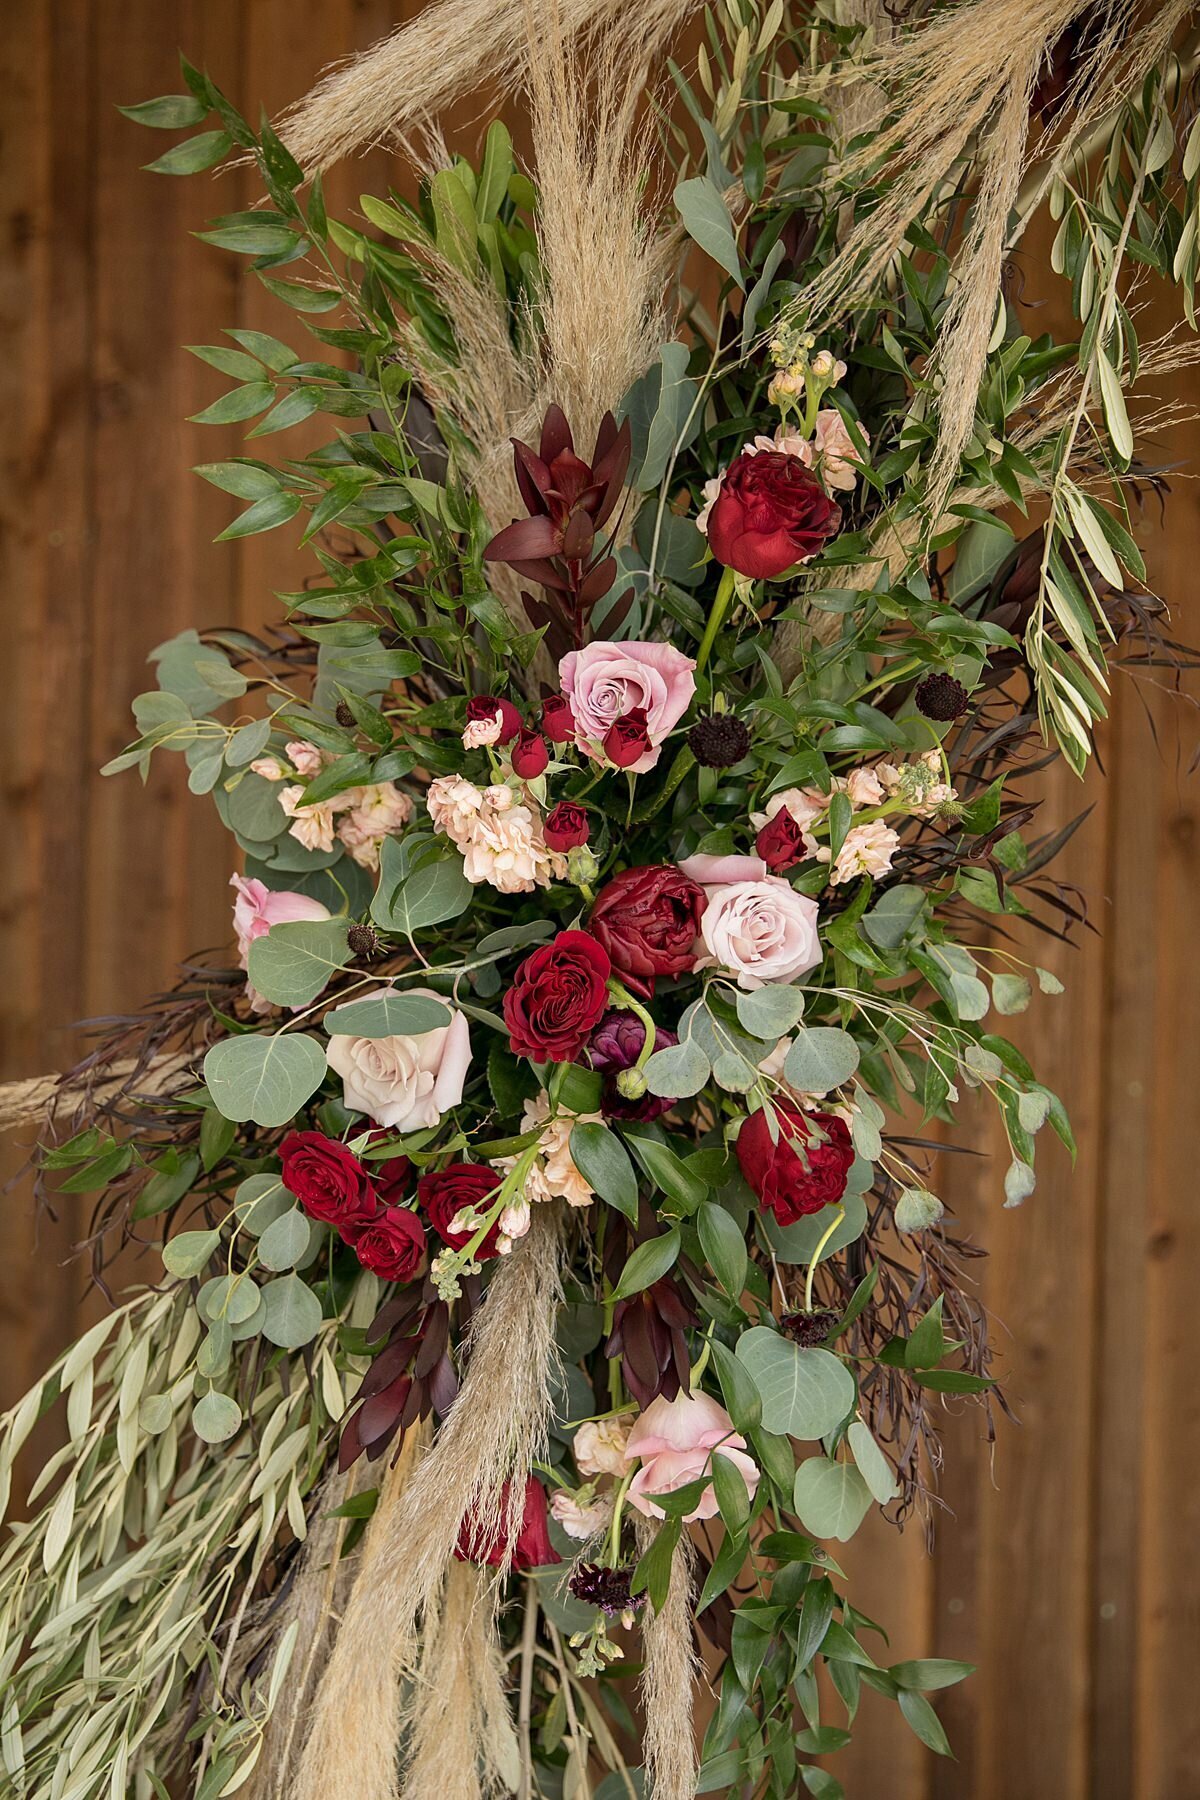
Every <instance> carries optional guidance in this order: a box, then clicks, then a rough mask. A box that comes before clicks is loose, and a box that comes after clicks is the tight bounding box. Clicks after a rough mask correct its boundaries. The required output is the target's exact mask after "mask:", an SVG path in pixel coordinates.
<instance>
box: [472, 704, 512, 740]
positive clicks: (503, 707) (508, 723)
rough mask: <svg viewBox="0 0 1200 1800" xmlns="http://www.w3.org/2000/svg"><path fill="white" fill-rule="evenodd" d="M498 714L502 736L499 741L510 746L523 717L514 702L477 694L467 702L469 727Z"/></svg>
mask: <svg viewBox="0 0 1200 1800" xmlns="http://www.w3.org/2000/svg"><path fill="white" fill-rule="evenodd" d="M497 713H499V714H500V736H499V739H498V740H497V741H498V742H499V743H501V744H510V743H511V742H512V740H513V738H515V737H516V735H517V733H518V731H520V729H521V725H522V719H521V715H520V713H519V712H518V711H517V709H516V707H515V706H514V705H513V703H512V701H511V700H500V699H497V697H496V695H495V694H476V695H475V697H474V699H472V700H468V701H467V724H468V725H471V724H474V723H475V722H476V721H477V720H487V719H494V718H495V716H496V714H497Z"/></svg>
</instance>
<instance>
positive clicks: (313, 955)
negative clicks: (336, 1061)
mask: <svg viewBox="0 0 1200 1800" xmlns="http://www.w3.org/2000/svg"><path fill="white" fill-rule="evenodd" d="M346 932H347V922H346V920H345V919H293V920H291V921H289V922H288V923H287V924H283V925H272V927H271V929H270V930H269V931H268V932H267V933H266V935H265V936H264V937H260V938H255V940H254V942H253V943H252V944H251V946H250V950H249V954H248V956H247V959H246V962H247V967H246V972H247V975H248V976H249V978H250V984H251V986H252V987H254V988H255V989H257V991H258V992H259V993H260V994H262V995H263V997H264V998H265V999H267V1000H270V1001H273V1002H274V1004H275V1005H276V1006H290V1007H293V1008H299V1007H302V1006H307V1005H308V1004H309V1003H310V1001H313V1000H315V999H316V997H317V995H318V994H319V993H320V992H321V990H322V988H323V987H325V986H326V985H327V983H328V981H329V979H330V976H332V975H335V974H336V973H337V971H338V970H339V969H344V968H345V966H346V964H347V963H348V962H349V961H350V958H351V955H352V952H351V950H350V947H349V945H348V943H347V941H346Z"/></svg>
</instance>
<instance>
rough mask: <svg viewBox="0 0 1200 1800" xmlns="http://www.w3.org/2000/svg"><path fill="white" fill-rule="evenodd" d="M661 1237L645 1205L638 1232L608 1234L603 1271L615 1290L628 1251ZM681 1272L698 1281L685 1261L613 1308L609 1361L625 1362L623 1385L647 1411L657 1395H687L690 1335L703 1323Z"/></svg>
mask: <svg viewBox="0 0 1200 1800" xmlns="http://www.w3.org/2000/svg"><path fill="white" fill-rule="evenodd" d="M658 1234H659V1227H658V1221H657V1219H656V1218H655V1216H654V1214H653V1212H652V1211H651V1209H650V1207H649V1206H648V1205H647V1204H646V1202H645V1201H643V1202H642V1204H641V1207H640V1209H639V1214H638V1228H637V1231H636V1233H634V1232H633V1231H632V1230H630V1229H628V1228H627V1229H625V1230H620V1231H618V1230H613V1229H610V1230H609V1233H608V1236H607V1238H606V1241H605V1245H604V1272H605V1274H606V1275H607V1276H608V1278H609V1280H610V1281H611V1282H612V1283H613V1285H614V1286H615V1285H616V1283H617V1281H618V1280H619V1279H620V1275H621V1271H622V1269H623V1268H624V1267H625V1263H626V1261H627V1259H628V1256H629V1252H630V1250H631V1249H632V1247H633V1244H634V1243H635V1242H636V1243H645V1242H646V1240H647V1239H648V1238H652V1237H657V1236H658ZM680 1271H683V1272H685V1273H686V1272H689V1271H690V1273H691V1274H692V1275H693V1276H694V1275H695V1273H696V1271H695V1269H694V1268H693V1267H692V1265H691V1264H690V1263H688V1262H687V1261H686V1259H681V1261H680V1263H679V1264H678V1265H677V1268H676V1269H673V1270H672V1271H671V1273H670V1274H669V1275H664V1276H662V1278H661V1279H660V1280H658V1281H656V1282H655V1283H654V1285H653V1286H652V1287H648V1288H643V1290H642V1292H641V1293H640V1294H631V1295H630V1297H629V1299H628V1300H618V1301H617V1304H616V1306H615V1307H614V1308H613V1323H612V1331H611V1333H610V1334H609V1337H608V1340H607V1342H606V1343H605V1345H604V1354H605V1356H607V1357H608V1358H609V1359H610V1361H611V1360H612V1359H613V1358H615V1357H618V1356H619V1357H620V1358H621V1374H622V1375H623V1377H624V1380H625V1385H626V1387H627V1388H628V1389H629V1391H630V1393H631V1394H632V1395H633V1397H634V1399H635V1400H636V1401H637V1403H638V1405H639V1406H641V1407H647V1406H649V1405H650V1402H651V1401H652V1400H656V1399H657V1398H658V1396H659V1394H662V1395H664V1396H665V1398H666V1399H668V1400H673V1399H674V1398H675V1396H676V1394H678V1393H681V1392H682V1393H685V1394H686V1393H688V1392H689V1391H690V1389H689V1379H690V1373H691V1360H690V1357H689V1355H688V1341H687V1333H688V1332H689V1331H691V1330H694V1328H695V1327H696V1326H697V1325H698V1324H699V1323H700V1320H699V1315H698V1314H697V1312H696V1310H695V1308H694V1307H693V1305H692V1302H691V1298H690V1296H689V1294H688V1290H687V1288H686V1287H685V1286H684V1283H683V1281H682V1279H681V1276H680Z"/></svg>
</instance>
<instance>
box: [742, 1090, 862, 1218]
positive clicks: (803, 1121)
mask: <svg viewBox="0 0 1200 1800" xmlns="http://www.w3.org/2000/svg"><path fill="white" fill-rule="evenodd" d="M774 1111H775V1120H776V1124H777V1126H778V1141H777V1142H776V1143H774V1144H773V1143H772V1142H771V1130H770V1125H769V1123H768V1120H767V1114H766V1110H765V1108H762V1109H760V1110H759V1111H758V1112H755V1113H751V1114H750V1117H749V1118H748V1119H747V1120H746V1122H745V1124H744V1125H743V1126H742V1129H741V1130H740V1131H739V1132H738V1139H737V1159H738V1162H739V1164H740V1165H741V1170H742V1174H743V1175H744V1176H745V1177H746V1180H747V1182H748V1183H749V1184H750V1186H751V1187H752V1188H753V1189H754V1192H755V1193H756V1194H757V1195H758V1197H759V1199H760V1200H761V1201H762V1204H763V1205H764V1206H765V1207H767V1208H769V1209H770V1211H771V1212H773V1213H774V1214H775V1217H776V1219H777V1221H778V1222H779V1224H780V1225H794V1224H795V1223H796V1221H797V1219H803V1218H804V1217H805V1216H806V1215H807V1214H808V1213H816V1212H820V1211H821V1208H822V1207H823V1206H832V1205H833V1204H834V1202H835V1201H838V1200H840V1199H841V1197H842V1195H843V1194H844V1193H845V1191H846V1181H847V1178H848V1177H849V1174H850V1165H851V1163H852V1162H853V1161H854V1146H853V1144H852V1143H851V1142H850V1133H849V1131H848V1130H847V1128H846V1124H845V1121H844V1120H843V1119H835V1118H832V1117H831V1116H830V1115H829V1114H828V1113H805V1112H802V1111H801V1109H800V1108H799V1107H798V1106H796V1105H795V1104H794V1103H793V1102H792V1101H790V1100H777V1101H776V1102H775V1104H774ZM818 1130H819V1131H820V1133H821V1134H822V1135H821V1136H818V1135H817V1133H818Z"/></svg>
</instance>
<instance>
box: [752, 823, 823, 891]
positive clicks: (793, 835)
mask: <svg viewBox="0 0 1200 1800" xmlns="http://www.w3.org/2000/svg"><path fill="white" fill-rule="evenodd" d="M754 848H755V849H756V850H757V852H758V854H759V855H760V856H761V857H762V859H763V861H764V862H765V863H766V865H767V867H768V869H770V871H771V873H772V874H773V875H778V874H779V873H780V872H781V870H783V869H791V868H794V867H795V865H796V864H797V863H798V862H803V861H804V859H805V857H806V856H808V855H809V854H810V852H809V849H808V845H807V844H806V843H805V840H804V833H803V832H802V831H801V829H800V827H799V825H797V823H796V821H795V819H793V817H792V815H791V813H790V812H789V811H788V809H787V807H786V806H781V807H780V809H779V811H778V812H777V813H776V814H775V817H774V818H773V819H768V820H767V822H766V824H765V825H764V826H763V828H762V830H761V831H760V832H759V834H758V836H757V837H756V838H755V840H754Z"/></svg>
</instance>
